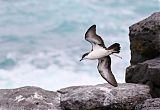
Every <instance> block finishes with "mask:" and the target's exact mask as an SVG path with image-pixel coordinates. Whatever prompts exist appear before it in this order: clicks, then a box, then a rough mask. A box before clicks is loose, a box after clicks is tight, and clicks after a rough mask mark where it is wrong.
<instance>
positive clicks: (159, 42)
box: [126, 12, 160, 97]
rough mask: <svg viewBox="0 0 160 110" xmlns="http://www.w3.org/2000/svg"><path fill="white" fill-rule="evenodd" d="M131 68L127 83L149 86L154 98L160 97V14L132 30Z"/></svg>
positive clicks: (127, 70) (130, 35)
mask: <svg viewBox="0 0 160 110" xmlns="http://www.w3.org/2000/svg"><path fill="white" fill-rule="evenodd" d="M129 29H130V33H129V38H130V48H131V66H129V67H128V68H127V69H126V82H127V83H140V84H147V85H149V86H150V88H151V95H152V97H160V12H157V13H154V14H152V15H151V16H150V17H148V18H146V19H145V20H142V21H140V22H138V23H136V24H134V25H132V26H131V27H130V28H129Z"/></svg>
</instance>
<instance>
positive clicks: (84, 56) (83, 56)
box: [80, 52, 89, 61]
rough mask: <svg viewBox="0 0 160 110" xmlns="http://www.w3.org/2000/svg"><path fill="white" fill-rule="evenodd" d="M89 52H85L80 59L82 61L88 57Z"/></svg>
mask: <svg viewBox="0 0 160 110" xmlns="http://www.w3.org/2000/svg"><path fill="white" fill-rule="evenodd" d="M88 54H89V52H88V53H85V54H83V55H82V58H81V59H80V61H82V60H83V59H86V56H87V55H88Z"/></svg>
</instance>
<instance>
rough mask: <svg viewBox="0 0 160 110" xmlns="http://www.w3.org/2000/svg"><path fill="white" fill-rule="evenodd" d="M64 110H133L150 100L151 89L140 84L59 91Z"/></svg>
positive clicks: (105, 85) (82, 87) (107, 85)
mask: <svg viewBox="0 0 160 110" xmlns="http://www.w3.org/2000/svg"><path fill="white" fill-rule="evenodd" d="M59 93H61V94H62V95H61V107H62V109H64V110H132V109H134V108H135V105H136V104H138V103H140V102H142V101H144V100H146V99H148V98H150V94H149V87H148V86H145V85H138V84H129V83H128V84H119V85H118V87H113V86H111V85H109V84H101V85H96V86H77V87H76V86H75V87H69V88H64V89H61V90H59Z"/></svg>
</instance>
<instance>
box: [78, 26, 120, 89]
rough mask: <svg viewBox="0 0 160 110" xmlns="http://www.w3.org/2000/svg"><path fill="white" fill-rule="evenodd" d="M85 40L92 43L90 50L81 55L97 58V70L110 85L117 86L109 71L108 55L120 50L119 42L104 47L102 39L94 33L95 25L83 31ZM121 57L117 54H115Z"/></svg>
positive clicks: (83, 57) (109, 61) (109, 60)
mask: <svg viewBox="0 0 160 110" xmlns="http://www.w3.org/2000/svg"><path fill="white" fill-rule="evenodd" d="M85 40H87V41H88V42H90V43H91V44H92V49H91V51H90V52H87V53H85V54H84V55H82V58H81V60H80V61H82V60H83V59H90V60H95V59H98V66H97V68H98V71H99V73H100V74H101V76H102V77H103V78H104V79H105V80H106V81H107V82H108V83H110V84H111V85H112V86H115V87H117V86H118V85H117V81H116V79H115V77H114V75H113V73H112V71H111V58H110V56H109V55H115V54H114V53H119V52H120V44H119V43H114V44H112V45H111V46H109V47H108V48H106V46H105V44H104V41H103V39H102V38H101V37H100V36H99V35H97V34H96V25H92V26H91V27H90V28H89V29H88V30H87V32H86V33H85ZM115 56H117V57H119V58H121V57H120V56H118V55H115Z"/></svg>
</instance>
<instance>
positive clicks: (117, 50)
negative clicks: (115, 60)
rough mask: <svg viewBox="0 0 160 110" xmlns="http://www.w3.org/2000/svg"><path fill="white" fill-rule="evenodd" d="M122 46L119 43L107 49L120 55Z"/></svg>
mask: <svg viewBox="0 0 160 110" xmlns="http://www.w3.org/2000/svg"><path fill="white" fill-rule="evenodd" d="M120 48H121V47H120V44H119V43H114V44H112V45H111V46H109V47H108V48H107V49H108V50H113V53H119V52H120Z"/></svg>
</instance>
